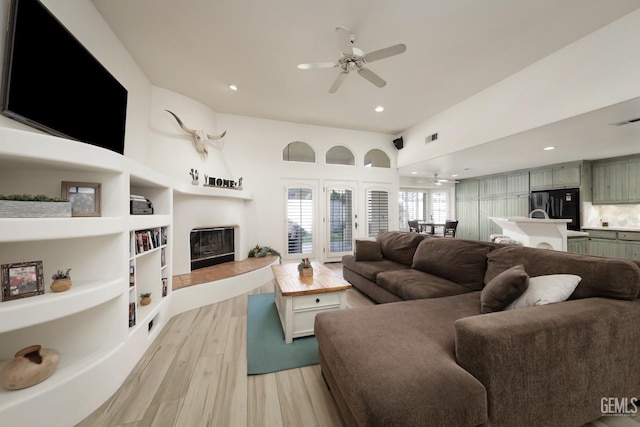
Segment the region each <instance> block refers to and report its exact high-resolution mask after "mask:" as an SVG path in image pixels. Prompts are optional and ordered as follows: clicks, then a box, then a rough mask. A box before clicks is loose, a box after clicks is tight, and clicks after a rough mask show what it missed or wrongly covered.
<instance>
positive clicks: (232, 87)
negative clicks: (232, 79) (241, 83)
mask: <svg viewBox="0 0 640 427" xmlns="http://www.w3.org/2000/svg"><path fill="white" fill-rule="evenodd" d="M229 89H231V90H232V91H234V92H235V91H236V90H238V86H236V85H234V84H230V85H229Z"/></svg>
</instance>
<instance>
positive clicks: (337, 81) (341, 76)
mask: <svg viewBox="0 0 640 427" xmlns="http://www.w3.org/2000/svg"><path fill="white" fill-rule="evenodd" d="M348 75H349V73H347V72H346V71H343V72H341V73H340V74H338V77H337V78H336V79H335V81H334V82H333V84H332V85H331V87H330V88H329V93H335V92H336V91H337V90H338V88H339V87H340V85H341V84H342V82H343V81H344V79H346V78H347V76H348Z"/></svg>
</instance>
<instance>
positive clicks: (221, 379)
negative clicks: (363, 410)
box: [77, 263, 640, 427]
mask: <svg viewBox="0 0 640 427" xmlns="http://www.w3.org/2000/svg"><path fill="white" fill-rule="evenodd" d="M326 266H327V267H329V268H331V269H333V270H334V271H336V273H337V274H339V275H342V264H340V263H335V264H326ZM266 292H273V285H272V284H271V283H266V284H264V285H263V286H261V287H260V288H258V289H256V290H254V291H252V292H250V293H252V294H254V293H266ZM247 295H248V294H245V295H241V296H238V297H235V298H233V299H230V300H227V301H223V302H219V303H216V304H212V305H208V306H204V307H201V308H199V309H195V310H191V311H188V312H185V313H182V314H179V315H177V316H174V317H173V318H172V319H170V321H169V322H168V323H167V325H166V326H165V328H164V329H163V330H162V331H161V333H160V335H159V336H158V338H157V339H156V340H155V341H154V342H153V344H152V345H151V347H149V349H148V350H147V352H146V353H145V354H144V356H143V357H142V359H141V360H140V361H139V362H138V364H137V365H136V367H135V368H134V369H133V371H132V372H131V374H130V375H129V377H128V378H127V379H126V380H125V382H124V383H123V384H122V386H121V387H120V389H119V390H118V391H117V392H116V393H115V394H114V395H113V396H112V397H111V398H110V399H109V400H108V401H107V402H105V403H104V404H103V405H102V406H101V407H100V408H98V409H97V410H96V411H95V412H94V413H93V414H91V415H90V416H89V417H87V418H86V419H85V420H83V421H82V422H81V423H79V424H78V425H77V426H78V427H165V426H166V427H170V426H177V427H195V426H202V427H205V426H215V427H218V426H221V427H222V426H225V427H227V426H229V427H245V426H251V427H253V426H256V427H258V426H259V427H263V426H264V427H280V426H282V427H306V426H309V427H315V426H319V427H334V426H335V427H340V426H343V425H344V424H343V422H342V420H341V418H340V415H339V413H338V410H337V408H336V405H335V403H334V402H333V399H332V397H331V395H330V393H329V392H328V390H327V388H326V386H325V383H324V380H323V379H322V377H321V374H320V367H319V366H318V365H315V366H308V367H304V368H298V369H291V370H287V371H281V372H275V373H272V374H265V375H252V376H247V359H246V354H247V353H246V339H247V336H246V334H247ZM372 304H373V302H372V301H371V300H369V299H368V298H367V297H366V296H364V295H363V294H361V293H360V292H358V291H357V290H355V289H350V290H348V291H347V305H348V306H349V307H361V306H367V305H372ZM585 427H640V416H633V417H602V418H601V419H600V420H598V421H595V422H593V423H589V424H587V425H586V426H585Z"/></svg>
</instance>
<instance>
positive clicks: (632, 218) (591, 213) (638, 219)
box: [582, 202, 640, 228]
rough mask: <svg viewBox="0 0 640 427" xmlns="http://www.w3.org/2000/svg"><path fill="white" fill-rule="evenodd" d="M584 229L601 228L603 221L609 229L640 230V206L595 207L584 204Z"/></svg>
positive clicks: (587, 203)
mask: <svg viewBox="0 0 640 427" xmlns="http://www.w3.org/2000/svg"><path fill="white" fill-rule="evenodd" d="M582 220H583V224H582V226H583V227H599V226H601V225H602V221H606V222H608V223H609V227H638V228H640V205H593V204H591V203H589V202H583V203H582Z"/></svg>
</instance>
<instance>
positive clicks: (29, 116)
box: [2, 0, 127, 154]
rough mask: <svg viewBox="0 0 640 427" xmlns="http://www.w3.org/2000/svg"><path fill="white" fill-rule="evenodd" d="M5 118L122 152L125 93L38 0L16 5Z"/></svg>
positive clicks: (11, 27)
mask: <svg viewBox="0 0 640 427" xmlns="http://www.w3.org/2000/svg"><path fill="white" fill-rule="evenodd" d="M2 114H4V115H5V116H8V117H11V118H12V119H15V120H17V121H20V122H22V123H25V124H27V125H29V126H32V127H35V128H38V129H41V130H43V131H45V132H48V133H51V134H54V135H57V136H62V137H65V138H70V139H74V140H77V141H82V142H85V143H89V144H92V145H96V146H99V147H103V148H106V149H108V150H112V151H115V152H117V153H120V154H123V153H124V135H125V123H126V115H127V90H126V89H125V88H124V86H122V85H121V84H120V83H119V82H118V81H117V80H116V79H115V78H114V77H113V76H112V75H111V73H109V71H107V69H106V68H104V67H103V66H102V64H100V62H98V60H97V59H96V58H94V56H93V55H92V54H91V53H90V52H89V51H88V50H87V49H86V48H85V47H84V46H83V45H82V44H81V43H80V42H79V41H78V40H77V39H76V38H75V37H74V36H73V35H72V34H71V33H70V32H69V31H68V30H67V29H66V28H65V27H64V26H63V25H62V24H61V23H60V21H58V19H57V18H56V17H55V16H54V15H53V14H52V13H51V12H49V10H48V9H47V8H46V7H45V6H44V5H43V4H42V3H40V2H39V1H37V0H13V1H12V2H11V6H10V10H9V28H8V32H7V46H6V50H5V66H4V78H3V86H2Z"/></svg>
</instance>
